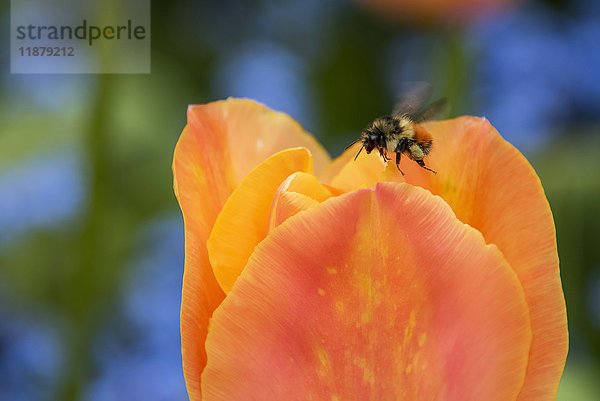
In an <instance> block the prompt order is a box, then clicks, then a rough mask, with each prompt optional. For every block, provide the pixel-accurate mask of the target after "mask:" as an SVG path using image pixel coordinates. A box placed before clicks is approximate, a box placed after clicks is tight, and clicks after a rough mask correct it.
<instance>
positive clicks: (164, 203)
mask: <svg viewBox="0 0 600 401" xmlns="http://www.w3.org/2000/svg"><path fill="white" fill-rule="evenodd" d="M40 1H41V0H40ZM415 1H417V0H415ZM113 5H114V4H113ZM0 18H2V21H3V27H6V29H2V30H1V31H0V35H1V36H2V37H1V38H0V43H1V45H0V46H2V47H1V49H2V50H3V51H2V53H0V58H1V59H0V71H1V73H2V75H1V80H0V90H1V92H0V93H1V95H0V122H1V124H0V399H1V400H103V401H104V400H184V399H187V394H186V391H185V383H184V381H183V374H182V369H181V357H180V350H179V326H178V324H179V303H180V291H181V277H182V273H183V231H182V230H183V227H182V221H181V216H180V212H179V209H178V206H177V203H176V200H175V198H174V196H173V192H172V177H171V169H170V168H171V160H172V155H173V148H174V146H175V143H176V141H177V138H178V136H179V134H180V132H181V130H182V128H183V126H184V125H185V122H186V115H185V113H186V107H187V105H188V104H193V103H204V102H208V101H212V100H215V99H220V98H225V97H228V96H245V97H251V98H254V99H257V100H260V101H261V102H263V103H265V104H267V105H268V106H270V107H272V108H274V109H277V110H282V111H285V112H287V113H289V114H291V115H292V116H293V117H294V118H296V119H297V120H299V121H300V123H301V124H302V125H303V126H304V127H305V128H306V129H307V130H309V131H311V132H313V133H314V134H315V135H316V136H317V137H318V138H319V139H320V140H321V141H322V142H323V143H324V144H325V146H326V147H327V149H328V150H329V151H330V153H331V154H332V155H333V156H336V155H338V154H339V153H341V150H342V149H343V148H344V146H345V145H346V144H347V143H349V142H350V141H351V140H353V139H354V138H356V136H357V134H358V133H359V132H360V130H361V129H362V128H363V127H364V126H365V125H366V124H367V123H368V122H369V121H371V120H372V119H373V118H374V117H376V116H379V115H382V114H386V113H388V112H389V111H390V110H391V108H392V105H393V103H394V99H395V97H396V96H397V94H398V89H399V88H400V86H401V84H402V83H404V82H407V81H415V80H424V81H428V82H430V83H432V84H433V86H434V88H435V90H436V92H435V96H447V97H448V98H449V101H450V104H451V105H452V111H451V115H452V116H456V115H461V114H471V115H482V116H486V117H487V118H488V119H489V120H490V121H491V122H492V124H493V125H494V126H495V127H496V128H497V129H498V130H499V131H500V133H501V134H502V135H503V136H504V137H505V138H506V139H507V140H509V141H510V142H511V143H513V144H514V145H515V146H517V147H518V148H519V149H520V150H521V151H522V152H523V153H524V154H525V155H526V156H527V157H528V159H529V160H530V161H531V163H532V164H533V166H534V167H535V169H536V171H537V172H538V174H539V175H540V177H541V180H542V183H543V185H544V188H545V189H546V194H547V196H548V199H549V201H550V205H551V207H552V210H553V213H554V216H555V220H556V226H557V237H558V247H559V256H560V259H561V272H562V273H561V274H562V280H563V286H564V290H565V297H566V300H567V308H568V316H569V329H570V353H569V358H568V363H567V367H566V369H565V374H564V376H563V379H562V382H561V387H560V390H559V397H558V398H559V400H561V401H566V400H576V401H578V400H597V399H600V382H599V381H598V379H597V378H598V377H600V376H599V373H600V246H598V240H599V239H600V209H599V205H600V157H599V155H600V135H598V134H599V132H600V131H599V127H600V77H599V75H600V41H599V40H598V38H600V23H599V22H600V4H599V3H598V2H596V1H594V0H573V1H566V0H564V1H562V0H547V1H543V0H538V1H529V2H523V4H522V5H521V6H520V7H517V8H514V9H512V10H508V11H507V12H503V13H499V14H493V15H488V16H486V17H485V18H473V19H470V20H466V21H462V22H461V23H456V22H448V21H442V20H437V21H435V20H433V21H429V22H428V23H427V24H423V23H419V22H418V21H415V20H411V18H410V15H403V18H402V19H389V18H388V19H383V18H381V17H380V16H379V15H378V14H375V13H372V12H370V11H369V10H368V9H366V8H364V7H361V6H360V5H358V4H357V3H353V2H351V1H343V0H330V1H318V0H305V1H302V0H280V1H275V0H272V1H267V0H263V1H247V2H242V1H233V0H225V1H220V2H212V1H191V0H177V1H171V2H167V1H164V2H158V1H154V2H152V27H151V37H152V39H151V40H152V67H151V68H152V73H151V74H148V75H125V74H122V75H117V74H113V75H17V74H10V68H9V65H10V62H9V61H10V60H9V54H8V43H9V36H8V35H9V32H8V26H9V21H10V8H9V2H2V3H0Z"/></svg>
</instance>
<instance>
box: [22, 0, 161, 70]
mask: <svg viewBox="0 0 600 401" xmlns="http://www.w3.org/2000/svg"><path fill="white" fill-rule="evenodd" d="M10 11H11V27H10V29H11V32H10V56H11V57H10V63H11V65H10V67H11V72H12V73H22V74H27V73H31V74H36V73H44V74H47V73H58V74H65V73H66V74H77V73H92V74H94V73H95V74H100V73H134V74H144V73H150V0H115V1H104V0H11V10H10Z"/></svg>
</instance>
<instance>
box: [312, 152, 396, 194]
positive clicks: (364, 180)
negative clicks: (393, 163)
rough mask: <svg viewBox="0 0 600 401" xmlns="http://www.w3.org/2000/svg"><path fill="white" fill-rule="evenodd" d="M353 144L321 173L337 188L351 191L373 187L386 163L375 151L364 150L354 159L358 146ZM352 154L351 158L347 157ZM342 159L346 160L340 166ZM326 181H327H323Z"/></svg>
mask: <svg viewBox="0 0 600 401" xmlns="http://www.w3.org/2000/svg"><path fill="white" fill-rule="evenodd" d="M357 146H358V145H354V146H352V147H351V148H349V149H348V150H346V151H345V152H344V153H343V154H342V155H341V156H340V157H339V158H338V159H336V160H334V161H333V162H332V163H331V167H330V168H329V169H326V170H325V172H324V173H323V176H324V178H325V179H329V178H331V177H332V176H333V178H332V179H331V181H330V182H331V185H332V186H334V187H337V188H341V189H344V190H346V191H351V190H353V189H357V188H361V187H367V188H373V187H374V186H375V184H376V183H377V181H378V180H379V178H380V176H381V173H382V172H383V171H384V170H385V167H386V164H385V162H384V161H383V160H382V159H381V157H380V156H379V155H377V156H376V155H375V153H376V152H373V153H372V154H369V155H367V154H366V152H362V153H363V154H361V155H359V156H358V158H357V159H356V160H354V157H355V156H356V153H357V152H358V149H359V148H360V147H357ZM349 156H352V159H350V158H349ZM344 160H348V161H347V162H346V163H345V164H344V165H343V166H341V164H342V162H343V161H344ZM336 171H337V174H336ZM325 182H327V181H325Z"/></svg>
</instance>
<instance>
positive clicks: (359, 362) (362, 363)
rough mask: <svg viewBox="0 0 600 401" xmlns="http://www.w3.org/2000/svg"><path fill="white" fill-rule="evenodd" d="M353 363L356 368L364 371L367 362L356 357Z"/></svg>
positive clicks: (362, 358)
mask: <svg viewBox="0 0 600 401" xmlns="http://www.w3.org/2000/svg"><path fill="white" fill-rule="evenodd" d="M353 362H354V364H355V365H356V366H358V367H359V368H361V369H364V368H365V366H366V365H367V360H366V359H365V358H364V357H358V356H357V357H356V358H354V361H353Z"/></svg>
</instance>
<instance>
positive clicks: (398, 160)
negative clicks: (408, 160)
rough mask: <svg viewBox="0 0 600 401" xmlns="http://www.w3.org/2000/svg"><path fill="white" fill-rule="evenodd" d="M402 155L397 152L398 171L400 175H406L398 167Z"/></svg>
mask: <svg viewBox="0 0 600 401" xmlns="http://www.w3.org/2000/svg"><path fill="white" fill-rule="evenodd" d="M401 155H402V153H401V152H396V168H397V169H398V171H399V172H400V174H402V175H404V173H403V172H402V170H400V166H398V164H400V156H401Z"/></svg>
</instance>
